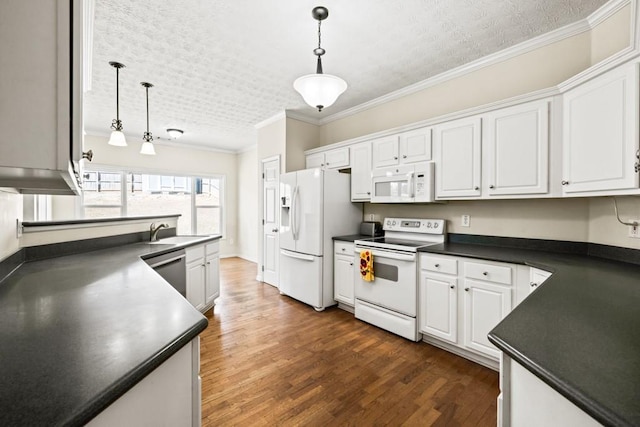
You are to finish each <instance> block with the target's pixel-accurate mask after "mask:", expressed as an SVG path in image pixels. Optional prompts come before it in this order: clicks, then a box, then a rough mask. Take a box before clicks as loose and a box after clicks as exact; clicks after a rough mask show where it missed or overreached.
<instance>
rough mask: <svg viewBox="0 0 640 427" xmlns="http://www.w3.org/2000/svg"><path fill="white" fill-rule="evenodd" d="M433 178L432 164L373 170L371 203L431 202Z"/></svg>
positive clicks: (425, 163)
mask: <svg viewBox="0 0 640 427" xmlns="http://www.w3.org/2000/svg"><path fill="white" fill-rule="evenodd" d="M433 176H434V165H433V162H421V163H416V164H413V165H402V166H391V167H387V168H379V169H374V171H373V173H372V182H371V187H372V191H371V203H428V202H433V201H434V185H433Z"/></svg>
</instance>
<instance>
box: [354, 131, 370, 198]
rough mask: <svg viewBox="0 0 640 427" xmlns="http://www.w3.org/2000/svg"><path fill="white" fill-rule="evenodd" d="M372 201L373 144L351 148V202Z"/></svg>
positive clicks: (363, 143) (357, 145) (362, 144)
mask: <svg viewBox="0 0 640 427" xmlns="http://www.w3.org/2000/svg"><path fill="white" fill-rule="evenodd" d="M368 200H371V143H370V142H362V143H360V144H356V145H354V146H352V147H351V201H352V202H365V201H368Z"/></svg>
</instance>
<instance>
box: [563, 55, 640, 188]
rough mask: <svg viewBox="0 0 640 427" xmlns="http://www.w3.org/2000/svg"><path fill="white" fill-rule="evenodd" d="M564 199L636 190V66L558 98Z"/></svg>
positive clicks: (598, 79) (611, 74) (607, 75)
mask: <svg viewBox="0 0 640 427" xmlns="http://www.w3.org/2000/svg"><path fill="white" fill-rule="evenodd" d="M563 104H564V116H563V124H564V126H563V133H564V141H563V189H564V192H565V193H578V192H589V191H604V190H622V189H631V188H637V187H638V174H637V173H635V171H634V162H635V161H636V160H637V159H636V150H637V149H638V122H637V120H638V66H637V65H636V64H634V65H632V66H627V67H622V68H619V69H616V70H613V71H610V72H608V73H606V74H604V75H602V76H600V77H598V78H596V79H594V80H592V81H590V82H587V83H585V84H583V85H581V86H578V87H576V88H575V89H572V90H570V91H568V92H567V93H566V94H565V95H564V98H563Z"/></svg>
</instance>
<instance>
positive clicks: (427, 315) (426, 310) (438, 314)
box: [420, 273, 458, 344]
mask: <svg viewBox="0 0 640 427" xmlns="http://www.w3.org/2000/svg"><path fill="white" fill-rule="evenodd" d="M457 284H458V279H456V277H455V276H443V275H437V274H426V273H422V275H421V277H420V331H421V332H424V333H426V334H429V335H433V336H435V337H438V338H440V339H443V340H445V341H449V342H450V343H453V344H456V343H457V342H458V333H457V332H458V321H457V319H458V286H457Z"/></svg>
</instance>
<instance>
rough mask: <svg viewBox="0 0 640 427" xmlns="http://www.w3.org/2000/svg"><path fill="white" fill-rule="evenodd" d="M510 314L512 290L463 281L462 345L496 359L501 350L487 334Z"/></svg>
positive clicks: (485, 283) (500, 286)
mask: <svg viewBox="0 0 640 427" xmlns="http://www.w3.org/2000/svg"><path fill="white" fill-rule="evenodd" d="M510 311H511V288H508V287H506V286H502V285H495V284H493V283H487V282H478V281H475V280H470V279H465V281H464V345H465V346H466V347H467V348H469V349H472V350H475V351H477V352H479V353H482V354H484V355H486V356H489V357H491V358H493V359H495V360H498V359H499V357H500V351H499V350H498V349H497V348H495V347H494V346H493V344H491V343H490V342H489V339H488V338H487V334H488V333H489V332H490V331H491V330H492V329H493V328H494V327H495V326H496V325H497V324H498V323H499V322H500V321H501V320H502V319H503V318H504V317H505V316H506V315H507V314H508V313H509V312H510Z"/></svg>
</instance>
